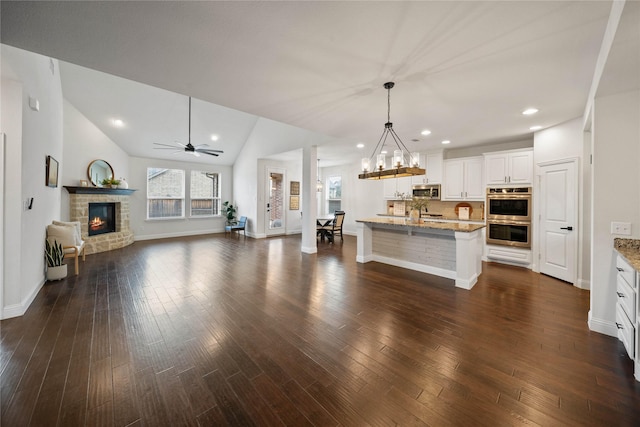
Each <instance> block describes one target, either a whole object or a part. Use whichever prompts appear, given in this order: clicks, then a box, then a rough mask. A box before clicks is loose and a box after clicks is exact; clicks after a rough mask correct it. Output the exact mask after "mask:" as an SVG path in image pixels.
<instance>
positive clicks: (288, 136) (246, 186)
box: [233, 118, 329, 237]
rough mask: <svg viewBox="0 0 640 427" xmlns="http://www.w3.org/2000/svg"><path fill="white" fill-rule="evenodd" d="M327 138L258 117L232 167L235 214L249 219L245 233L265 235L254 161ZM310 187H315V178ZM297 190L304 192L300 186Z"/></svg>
mask: <svg viewBox="0 0 640 427" xmlns="http://www.w3.org/2000/svg"><path fill="white" fill-rule="evenodd" d="M328 138H329V137H327V136H324V135H320V134H318V133H315V132H311V131H308V130H305V129H300V128H297V127H294V126H290V125H286V124H283V123H279V122H276V121H273V120H268V119H264V118H260V119H258V121H257V122H256V125H255V127H254V129H253V131H252V132H251V135H250V136H249V138H248V139H247V142H246V143H245V145H244V147H243V148H242V151H241V152H240V154H239V155H238V158H237V160H236V163H235V164H234V166H233V182H234V190H233V201H234V202H235V204H237V205H238V215H239V216H241V215H244V216H246V217H248V218H249V223H248V224H247V232H248V234H250V235H252V236H255V237H264V236H265V234H264V228H265V227H264V218H265V209H266V201H265V192H264V191H263V190H261V189H260V188H264V186H262V187H258V185H260V182H261V181H260V178H259V176H260V175H263V177H264V167H263V168H260V167H259V164H258V161H259V160H261V159H266V158H267V157H269V156H271V155H274V154H279V153H286V152H289V151H294V150H298V149H300V148H308V147H311V146H314V145H322V143H324V142H325V141H327V139H328ZM262 182H264V179H262ZM300 182H301V185H311V184H310V183H309V182H310V180H309V179H305V178H304V177H303V178H302V179H300ZM304 183H307V184H304ZM313 186H314V187H315V180H314V181H313ZM300 192H301V193H302V194H303V193H304V191H302V189H301V191H300ZM301 199H302V197H301ZM301 206H302V205H301Z"/></svg>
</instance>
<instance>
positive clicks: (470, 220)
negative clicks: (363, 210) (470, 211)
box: [378, 214, 484, 222]
mask: <svg viewBox="0 0 640 427" xmlns="http://www.w3.org/2000/svg"><path fill="white" fill-rule="evenodd" d="M378 216H381V217H388V218H407V216H406V215H405V216H403V215H389V214H378ZM424 220H426V221H429V220H432V221H438V220H443V221H460V222H484V219H482V218H469V219H460V218H458V217H457V216H451V215H448V216H445V215H442V216H429V215H425V214H422V216H421V217H420V221H424Z"/></svg>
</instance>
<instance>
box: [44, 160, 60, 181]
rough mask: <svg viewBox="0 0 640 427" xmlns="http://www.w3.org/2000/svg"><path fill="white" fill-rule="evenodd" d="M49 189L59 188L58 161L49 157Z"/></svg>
mask: <svg viewBox="0 0 640 427" xmlns="http://www.w3.org/2000/svg"><path fill="white" fill-rule="evenodd" d="M46 173H47V187H57V186H58V161H57V160H56V159H54V158H53V157H51V156H47V171H46Z"/></svg>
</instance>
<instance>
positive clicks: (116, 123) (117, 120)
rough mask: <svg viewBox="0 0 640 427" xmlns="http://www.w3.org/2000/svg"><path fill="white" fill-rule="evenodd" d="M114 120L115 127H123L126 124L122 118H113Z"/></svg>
mask: <svg viewBox="0 0 640 427" xmlns="http://www.w3.org/2000/svg"><path fill="white" fill-rule="evenodd" d="M112 122H113V125H114V126H115V127H118V128H121V127H122V126H124V122H123V121H122V120H120V119H113V120H112Z"/></svg>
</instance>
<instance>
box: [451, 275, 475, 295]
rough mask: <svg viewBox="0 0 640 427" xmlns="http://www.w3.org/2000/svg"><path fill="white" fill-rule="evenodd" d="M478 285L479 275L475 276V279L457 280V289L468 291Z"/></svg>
mask: <svg viewBox="0 0 640 427" xmlns="http://www.w3.org/2000/svg"><path fill="white" fill-rule="evenodd" d="M476 283H478V275H477V274H474V275H473V277H472V278H471V279H469V280H466V279H456V288H462V289H466V290H468V291H469V290H471V288H473V286H474V285H475V284H476Z"/></svg>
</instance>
